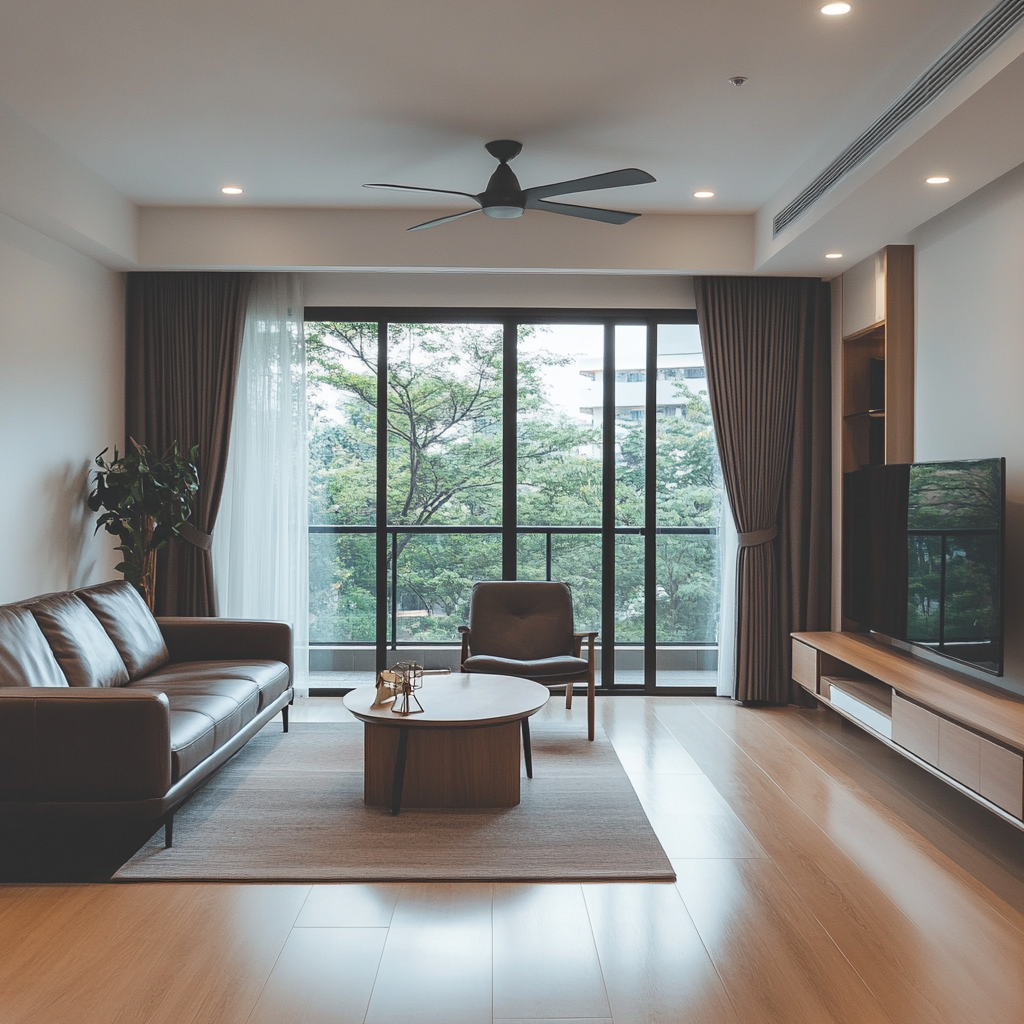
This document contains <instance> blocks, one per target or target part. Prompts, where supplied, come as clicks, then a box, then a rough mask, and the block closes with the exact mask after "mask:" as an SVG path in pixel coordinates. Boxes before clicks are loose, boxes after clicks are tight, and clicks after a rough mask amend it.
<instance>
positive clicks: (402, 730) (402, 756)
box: [391, 725, 409, 817]
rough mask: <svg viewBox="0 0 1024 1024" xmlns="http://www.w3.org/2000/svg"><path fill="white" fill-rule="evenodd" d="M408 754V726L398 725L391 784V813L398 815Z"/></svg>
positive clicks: (400, 807)
mask: <svg viewBox="0 0 1024 1024" xmlns="http://www.w3.org/2000/svg"><path fill="white" fill-rule="evenodd" d="M408 756H409V726H407V725H401V726H399V727H398V753H397V754H396V755H395V778H394V781H393V782H392V784H391V814H392V815H393V816H394V817H397V816H398V812H399V811H400V810H401V809H402V790H403V789H404V788H405V762H406V759H407V758H408Z"/></svg>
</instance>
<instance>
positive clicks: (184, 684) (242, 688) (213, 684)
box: [129, 675, 260, 725]
mask: <svg viewBox="0 0 1024 1024" xmlns="http://www.w3.org/2000/svg"><path fill="white" fill-rule="evenodd" d="M129 689H132V690H148V691H150V692H152V693H166V694H167V697H168V699H170V698H171V697H203V696H207V695H209V696H211V697H228V698H230V699H231V700H233V701H234V702H235V703H236V704H237V705H238V706H239V708H240V709H241V712H242V725H248V724H249V722H251V721H252V720H253V719H254V718H255V717H256V715H257V713H258V711H259V708H260V691H259V688H258V687H257V686H256V684H255V683H254V682H253V681H252V680H251V679H212V678H209V679H208V678H203V679H196V678H195V677H193V676H183V677H180V678H175V677H174V676H173V675H172V676H162V677H161V678H159V679H158V680H157V679H155V677H153V676H147V677H146V678H145V679H142V680H140V681H139V682H137V683H132V684H130V687H129Z"/></svg>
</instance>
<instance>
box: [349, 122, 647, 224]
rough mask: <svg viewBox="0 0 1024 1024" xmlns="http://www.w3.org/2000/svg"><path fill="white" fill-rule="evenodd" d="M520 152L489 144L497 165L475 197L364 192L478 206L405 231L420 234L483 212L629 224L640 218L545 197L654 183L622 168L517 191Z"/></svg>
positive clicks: (405, 188) (507, 142) (410, 188)
mask: <svg viewBox="0 0 1024 1024" xmlns="http://www.w3.org/2000/svg"><path fill="white" fill-rule="evenodd" d="M522 148H523V144H522V143H521V142H515V141H513V140H512V139H498V140H497V141H496V142H488V143H487V146H486V149H487V152H488V153H490V154H491V156H493V157H494V159H495V160H497V161H498V166H497V167H496V168H495V171H494V173H493V174H492V175H491V177H490V180H489V181H488V182H487V188H486V189H484V191H483V192H478V193H477V194H476V195H474V194H473V193H472V192H455V191H453V190H451V189H447V188H419V187H418V186H416V185H385V184H380V183H373V184H369V185H364V186H363V188H385V189H395V190H398V191H400V192H440V193H443V194H444V195H448V196H465V197H466V198H467V199H472V200H473V201H474V202H476V203H478V204H479V205H478V206H477V208H476V209H475V210H466V211H465V212H464V213H453V214H450V215H449V216H447V217H438V218H437V219H436V220H428V221H427V222H426V223H424V224H416V225H414V226H413V227H411V228H407V230H408V231H422V230H423V229H424V228H432V227H434V226H435V225H437V224H446V223H447V222H448V221H450V220H458V219H459V218H460V217H468V216H469V215H470V214H472V213H480V211H481V210H482V211H483V212H484V213H485V214H486V215H487V216H488V217H499V218H501V219H503V220H508V219H510V218H512V217H522V215H523V211H524V210H546V211H547V212H548V213H561V214H564V215H565V216H566V217H581V218H582V219H583V220H599V221H603V222H604V223H605V224H628V223H629V222H630V221H631V220H633V219H634V218H636V217H639V216H640V214H639V213H625V212H624V211H622V210H602V209H600V208H598V207H595V206H575V205H573V204H570V203H550V202H548V201H547V197H548V196H564V195H568V194H570V193H572V192H592V191H594V190H596V189H601V188H619V187H620V186H622V185H646V184H647V183H648V182H651V181H654V180H655V178H654V176H653V175H650V174H648V173H647V172H646V171H641V170H640V169H639V168H636V167H625V168H623V169H622V170H621V171H607V172H606V173H604V174H591V175H588V176H587V177H586V178H573V179H572V180H571V181H558V182H555V183H554V184H553V185H537V186H535V187H534V188H520V187H519V179H518V178H517V177H516V176H515V173H514V172H513V171H512V168H511V167H509V165H508V162H509V160H513V159H515V157H517V156H518V155H519V153H520V151H521V150H522Z"/></svg>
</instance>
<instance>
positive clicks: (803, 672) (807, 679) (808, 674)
mask: <svg viewBox="0 0 1024 1024" xmlns="http://www.w3.org/2000/svg"><path fill="white" fill-rule="evenodd" d="M793 679H794V681H795V682H798V683H799V684H800V685H801V686H802V687H804V688H805V689H807V690H810V691H811V693H817V692H818V652H817V651H816V650H815V649H814V648H813V647H808V646H807V644H802V643H800V641H799V640H794V641H793Z"/></svg>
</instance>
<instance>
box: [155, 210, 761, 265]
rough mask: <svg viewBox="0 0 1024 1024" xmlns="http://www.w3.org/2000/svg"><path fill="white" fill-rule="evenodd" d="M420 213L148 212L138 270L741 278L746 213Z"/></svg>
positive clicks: (749, 225)
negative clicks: (628, 217) (601, 217)
mask: <svg viewBox="0 0 1024 1024" xmlns="http://www.w3.org/2000/svg"><path fill="white" fill-rule="evenodd" d="M442 212H451V211H431V210H428V209H423V210H416V211H411V210H404V211H403V210H376V209H347V210H346V209H322V208H317V209H305V208H291V207H232V208H228V207H224V206H203V207H180V206H148V207H142V208H141V209H140V210H139V211H138V225H139V234H138V239H139V244H138V265H139V268H140V269H146V270H349V271H363V272H370V271H375V270H392V271H395V270H403V269H404V270H408V271H413V272H415V271H423V270H445V271H458V270H487V271H490V270H504V271H506V272H509V273H516V272H523V271H526V272H537V271H541V272H543V271H557V272H563V271H564V272H576V273H601V272H624V273H627V274H692V273H695V272H699V273H706V274H718V273H722V274H752V273H753V272H754V218H753V215H750V214H685V213H680V214H662V213H645V214H644V215H643V216H642V217H641V218H640V219H639V220H635V221H633V222H632V223H630V224H626V225H623V226H620V227H614V226H612V225H609V224H596V223H594V222H592V221H585V220H578V219H576V218H570V217H556V216H552V215H549V214H541V213H536V212H533V213H531V212H528V213H527V215H526V216H525V217H520V218H519V219H517V220H492V219H491V218H490V217H483V216H480V217H470V218H468V219H466V220H460V221H457V222H455V223H454V224H442V225H440V226H439V227H436V228H432V229H431V230H430V231H414V232H411V233H410V232H409V231H407V230H406V229H407V228H408V227H409V226H410V225H411V224H415V223H417V220H418V219H419V218H420V217H424V218H428V217H431V216H436V215H438V214H439V213H442Z"/></svg>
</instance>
